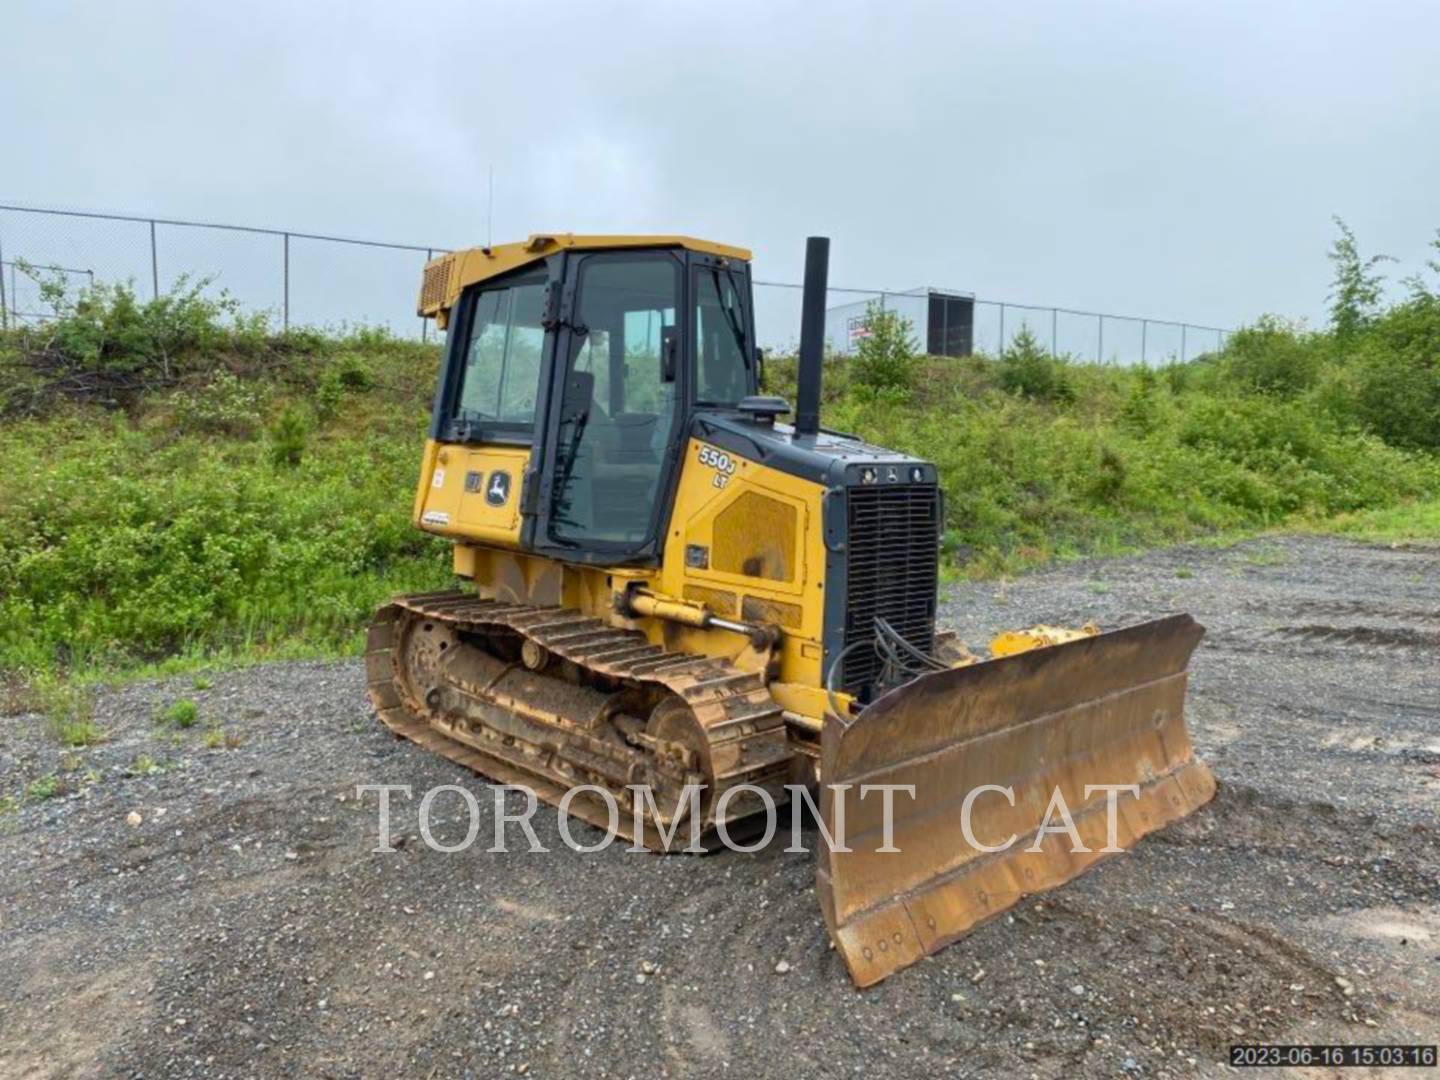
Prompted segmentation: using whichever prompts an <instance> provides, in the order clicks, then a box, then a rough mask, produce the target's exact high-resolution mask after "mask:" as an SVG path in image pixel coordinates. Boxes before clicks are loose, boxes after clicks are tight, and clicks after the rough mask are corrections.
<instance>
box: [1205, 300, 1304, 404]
mask: <svg viewBox="0 0 1440 1080" xmlns="http://www.w3.org/2000/svg"><path fill="white" fill-rule="evenodd" d="M1324 347H1325V342H1324V341H1323V340H1322V339H1320V338H1319V337H1317V336H1316V335H1314V334H1307V333H1305V331H1304V330H1303V329H1302V328H1301V327H1300V326H1299V325H1298V324H1296V323H1290V322H1286V321H1285V320H1284V319H1281V318H1278V317H1277V316H1274V315H1263V316H1261V317H1260V319H1259V321H1258V322H1256V323H1255V325H1253V326H1247V327H1244V328H1242V329H1240V330H1237V331H1235V333H1233V334H1231V335H1230V340H1229V341H1228V342H1226V346H1225V352H1224V360H1223V363H1222V365H1221V368H1220V371H1221V372H1222V374H1223V376H1224V377H1225V378H1226V379H1228V380H1229V381H1231V382H1232V383H1233V384H1235V385H1236V386H1237V387H1238V388H1239V389H1242V390H1251V391H1258V392H1260V393H1266V394H1279V395H1281V396H1283V397H1293V396H1295V395H1296V394H1299V393H1301V392H1302V391H1304V390H1307V389H1309V388H1310V387H1312V386H1313V385H1314V384H1315V381H1316V378H1317V377H1318V376H1319V373H1320V368H1321V364H1322V362H1323V351H1324Z"/></svg>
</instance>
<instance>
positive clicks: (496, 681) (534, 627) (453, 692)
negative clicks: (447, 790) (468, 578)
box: [365, 592, 791, 850]
mask: <svg viewBox="0 0 1440 1080" xmlns="http://www.w3.org/2000/svg"><path fill="white" fill-rule="evenodd" d="M524 658H528V659H524ZM537 666H538V670H537ZM365 671H366V680H367V684H368V691H369V695H370V699H371V701H372V702H373V703H374V705H375V708H376V710H377V711H378V712H379V715H380V719H381V720H382V721H383V722H384V724H385V725H386V726H387V727H388V728H390V730H392V731H394V732H395V733H396V734H398V735H403V736H404V737H406V738H408V739H411V740H412V741H414V742H416V743H419V744H420V745H422V746H424V747H426V748H427V749H430V750H434V751H436V752H438V753H441V754H443V755H445V756H446V757H448V758H450V759H451V760H452V761H455V762H458V763H459V764H462V765H465V766H468V767H469V768H471V769H474V770H475V771H476V772H478V773H482V774H484V775H485V776H488V777H491V778H493V779H496V780H501V781H504V782H506V783H515V784H521V783H523V784H527V785H528V786H530V787H531V788H532V789H534V790H535V792H536V794H537V795H539V796H540V797H541V798H543V799H545V800H546V801H547V802H550V803H553V804H558V803H559V802H560V801H561V799H562V798H563V797H564V796H565V794H566V792H567V791H569V790H571V789H572V788H575V787H578V786H580V785H593V786H595V787H599V788H603V789H605V790H606V791H608V792H610V793H611V794H612V795H613V796H614V797H615V799H616V801H617V803H618V805H619V808H620V814H619V820H618V822H614V823H612V821H611V819H610V812H609V808H608V806H607V805H606V801H605V799H604V798H603V796H601V795H599V794H598V793H595V792H581V793H577V794H576V795H572V796H571V797H570V804H569V807H568V809H569V810H570V812H571V813H573V814H575V815H576V816H579V817H581V818H583V819H584V820H586V821H589V822H590V823H591V824H593V825H595V826H597V827H599V828H608V827H611V825H612V824H614V825H615V827H616V829H617V831H618V832H620V833H621V834H622V835H624V836H625V837H626V838H627V839H632V840H633V839H636V835H635V830H634V828H633V822H634V807H635V803H634V793H633V792H632V791H631V790H630V789H629V785H631V784H646V783H648V784H649V785H650V786H651V789H652V791H653V792H654V799H655V806H656V807H657V808H658V812H657V813H651V812H650V809H649V807H646V806H644V805H643V804H642V809H641V816H642V820H643V822H644V825H643V827H642V829H641V833H640V836H639V839H640V840H641V842H643V843H644V844H646V846H648V847H652V848H656V849H660V850H664V849H666V847H667V845H666V844H664V843H663V842H662V841H661V839H660V837H659V835H658V832H659V830H658V829H657V828H656V827H655V826H664V827H667V828H668V827H671V826H673V825H675V824H676V823H677V821H678V820H679V819H681V818H682V817H683V816H684V815H685V813H686V812H687V807H686V806H685V805H684V803H683V802H682V801H681V799H680V794H681V792H682V790H683V788H684V785H685V784H699V785H701V786H702V789H703V792H704V793H703V796H702V798H701V800H700V803H699V805H700V812H701V821H702V833H701V839H700V842H701V845H702V846H706V847H710V846H714V845H715V844H716V843H717V842H718V836H717V833H716V829H717V828H718V827H724V828H727V829H728V828H730V827H732V826H733V825H736V824H737V823H738V822H740V821H741V820H742V819H744V818H747V817H749V816H751V815H753V814H754V813H755V812H756V811H758V810H761V809H762V808H763V803H762V802H761V798H760V796H759V795H757V794H756V793H755V792H753V791H737V792H735V793H734V794H732V795H730V796H729V797H728V798H727V797H726V792H727V791H729V790H730V789H732V788H739V787H742V786H745V785H751V786H754V787H759V788H762V789H764V790H766V791H767V792H769V793H770V794H771V795H772V796H773V797H774V798H775V800H776V802H777V803H781V802H783V801H784V800H785V797H786V792H785V790H784V785H785V783H786V782H787V780H788V779H789V775H790V766H791V753H790V750H789V749H788V747H787V745H786V734H785V725H784V721H783V718H782V716H781V712H780V709H779V706H777V705H776V703H775V701H774V699H773V698H772V697H771V696H770V692H769V690H768V689H766V686H765V684H764V681H763V679H762V678H761V677H760V675H758V674H756V673H754V672H747V671H742V670H740V669H739V668H737V667H735V666H734V665H733V664H731V663H729V662H727V661H725V660H722V659H716V658H713V657H704V656H694V655H691V654H687V653H674V652H666V651H665V650H663V649H661V648H660V647H659V646H656V645H653V644H651V643H650V642H649V640H648V639H647V638H646V637H645V636H644V635H643V634H641V633H639V632H637V631H633V630H625V629H620V628H616V627H613V626H609V625H607V624H606V623H605V622H604V621H603V620H601V619H598V618H594V617H591V616H586V615H584V614H582V613H580V612H578V611H575V610H572V609H564V608H555V607H541V606H533V605H523V604H507V603H501V602H498V601H494V600H485V599H481V598H479V597H477V596H474V595H473V594H468V593H462V592H443V593H427V594H421V595H414V596H406V597H400V598H398V599H397V600H395V601H394V602H393V603H391V604H388V605H386V606H385V607H383V608H381V609H380V611H379V612H377V613H376V617H375V620H374V622H373V623H372V624H371V626H370V630H369V635H368V639H367V643H366V653H365ZM512 684H516V685H518V686H519V688H520V689H521V690H522V691H523V694H524V696H523V697H517V696H516V695H515V694H513V693H511V692H510V691H511V689H512ZM577 698H578V700H579V701H580V704H581V706H582V707H579V708H577V707H575V705H574V703H575V701H576V700H577ZM592 703H594V704H597V705H598V707H595V708H590V707H589V706H590V705H591V704H592ZM567 706H569V707H568V708H567ZM688 831H689V830H688V828H685V829H681V830H679V832H678V833H677V834H676V838H675V839H674V841H673V847H674V848H679V847H683V846H685V845H686V844H687V843H688V842H689V838H688V835H687V833H688Z"/></svg>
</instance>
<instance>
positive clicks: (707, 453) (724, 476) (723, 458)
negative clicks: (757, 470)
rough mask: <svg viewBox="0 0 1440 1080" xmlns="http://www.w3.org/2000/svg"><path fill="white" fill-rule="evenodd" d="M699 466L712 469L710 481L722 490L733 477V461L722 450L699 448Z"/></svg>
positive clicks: (711, 447)
mask: <svg viewBox="0 0 1440 1080" xmlns="http://www.w3.org/2000/svg"><path fill="white" fill-rule="evenodd" d="M698 456H699V460H700V464H701V465H703V466H704V467H705V468H707V469H714V470H715V476H714V478H713V479H712V480H711V481H710V482H711V483H712V484H714V485H715V486H716V487H717V488H723V487H724V486H725V485H726V484H728V483H729V482H730V477H732V476H734V475H735V459H734V458H733V457H731V456H730V455H729V454H727V453H726V452H725V451H724V450H716V449H715V448H714V447H713V446H705V445H704V444H703V443H702V444H701V446H700V452H699V455H698Z"/></svg>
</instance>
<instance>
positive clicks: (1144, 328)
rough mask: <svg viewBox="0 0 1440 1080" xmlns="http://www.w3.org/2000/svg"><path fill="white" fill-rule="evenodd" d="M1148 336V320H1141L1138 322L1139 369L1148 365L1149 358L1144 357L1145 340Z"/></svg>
mask: <svg viewBox="0 0 1440 1080" xmlns="http://www.w3.org/2000/svg"><path fill="white" fill-rule="evenodd" d="M1149 336H1150V320H1149V319H1141V320H1140V366H1141V367H1144V366H1145V365H1146V364H1148V363H1149V358H1148V357H1147V356H1146V355H1145V339H1146V338H1147V337H1149Z"/></svg>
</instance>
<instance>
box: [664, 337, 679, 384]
mask: <svg viewBox="0 0 1440 1080" xmlns="http://www.w3.org/2000/svg"><path fill="white" fill-rule="evenodd" d="M679 354H680V331H679V328H677V327H674V326H666V327H664V328H662V329H661V331H660V379H661V381H662V382H667V383H668V382H674V381H675V361H676V357H678V356H679Z"/></svg>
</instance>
